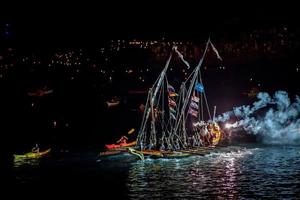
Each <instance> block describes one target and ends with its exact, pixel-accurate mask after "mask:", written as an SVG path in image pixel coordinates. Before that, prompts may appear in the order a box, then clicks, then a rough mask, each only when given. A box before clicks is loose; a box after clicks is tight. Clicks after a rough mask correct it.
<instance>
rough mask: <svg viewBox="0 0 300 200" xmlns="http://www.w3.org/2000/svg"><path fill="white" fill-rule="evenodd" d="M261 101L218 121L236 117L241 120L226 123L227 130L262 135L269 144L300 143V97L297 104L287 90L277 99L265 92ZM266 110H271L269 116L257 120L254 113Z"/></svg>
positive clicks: (220, 117) (223, 115)
mask: <svg viewBox="0 0 300 200" xmlns="http://www.w3.org/2000/svg"><path fill="white" fill-rule="evenodd" d="M257 98H258V99H259V100H258V101H256V102H254V103H253V104H252V105H251V106H250V105H247V106H240V107H235V108H234V109H233V111H229V112H226V113H223V114H222V115H220V116H218V117H217V118H216V120H217V121H219V122H226V121H228V120H229V119H230V118H231V117H232V116H236V117H237V118H238V119H240V120H238V121H236V122H235V123H234V124H226V128H228V129H232V128H239V127H242V128H244V130H246V131H247V132H248V133H251V134H255V135H258V136H259V137H260V138H261V139H262V142H263V143H266V144H300V98H299V96H296V98H295V101H294V102H293V103H291V101H290V98H289V96H288V93H287V92H285V91H277V92H275V94H274V96H273V97H271V96H270V95H269V94H268V93H266V92H261V93H259V94H258V95H257ZM262 108H267V111H266V113H265V115H264V116H258V117H255V116H254V114H255V113H256V112H257V111H259V110H261V109H262Z"/></svg>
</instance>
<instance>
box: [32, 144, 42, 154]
mask: <svg viewBox="0 0 300 200" xmlns="http://www.w3.org/2000/svg"><path fill="white" fill-rule="evenodd" d="M31 151H32V152H34V153H39V152H40V147H39V145H38V144H35V147H33V148H32V150H31Z"/></svg>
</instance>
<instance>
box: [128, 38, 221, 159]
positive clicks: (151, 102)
mask: <svg viewBox="0 0 300 200" xmlns="http://www.w3.org/2000/svg"><path fill="white" fill-rule="evenodd" d="M209 47H212V49H213V51H214V52H215V53H216V55H217V57H218V58H219V59H220V60H222V58H221V57H220V56H219V53H218V51H217V50H216V48H215V47H214V45H213V44H212V42H211V41H210V39H208V41H207V43H206V46H205V50H204V52H203V55H202V57H201V58H200V61H199V63H198V64H197V66H196V67H195V68H194V70H193V71H192V73H191V74H190V75H189V77H188V78H187V79H186V80H185V81H183V82H182V84H181V86H180V89H179V91H178V92H176V90H175V88H174V87H173V86H172V85H171V83H169V82H168V78H167V71H168V68H169V65H170V61H171V59H172V57H173V54H174V52H175V53H176V54H177V55H178V56H179V58H180V59H181V60H182V61H183V63H185V65H187V67H188V68H189V67H190V65H189V63H188V62H187V61H186V60H185V59H184V58H183V55H182V54H181V53H180V52H179V51H178V49H177V47H173V48H172V51H171V53H170V56H169V57H168V60H167V62H166V64H165V67H164V68H163V70H162V71H161V73H160V75H159V77H158V78H157V80H156V81H155V83H154V84H153V86H152V87H151V88H150V89H149V92H148V97H147V101H146V105H145V111H144V115H143V119H142V123H141V126H140V130H139V133H138V136H137V141H136V146H135V147H134V148H131V147H129V148H128V152H129V153H132V154H134V155H137V156H139V157H140V158H141V159H144V156H151V157H183V156H189V155H194V154H202V153H203V152H206V151H207V150H209V149H211V148H214V147H215V146H216V145H217V144H218V143H219V141H220V139H221V133H222V131H221V129H220V127H219V125H218V124H217V122H216V121H215V120H214V116H215V112H216V107H215V108H214V114H213V117H212V116H211V113H210V109H209V105H208V100H207V97H206V93H205V89H204V85H203V81H202V76H201V66H202V64H203V61H204V58H205V56H206V54H207V51H208V48H209ZM207 118H208V119H207Z"/></svg>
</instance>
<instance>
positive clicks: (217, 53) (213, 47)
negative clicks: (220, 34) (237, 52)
mask: <svg viewBox="0 0 300 200" xmlns="http://www.w3.org/2000/svg"><path fill="white" fill-rule="evenodd" d="M209 42H210V45H211V47H212V49H213V51H214V52H215V53H216V55H217V58H218V59H219V60H223V59H222V58H221V56H220V54H219V52H218V50H217V49H216V47H215V46H214V45H213V43H212V42H211V41H209Z"/></svg>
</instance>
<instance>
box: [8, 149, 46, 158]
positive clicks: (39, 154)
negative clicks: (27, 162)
mask: <svg viewBox="0 0 300 200" xmlns="http://www.w3.org/2000/svg"><path fill="white" fill-rule="evenodd" d="M50 151H51V148H50V149H47V150H45V151H40V152H29V153H26V154H23V155H15V154H14V157H15V159H30V158H40V157H42V156H44V155H47V154H49V153H50Z"/></svg>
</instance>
